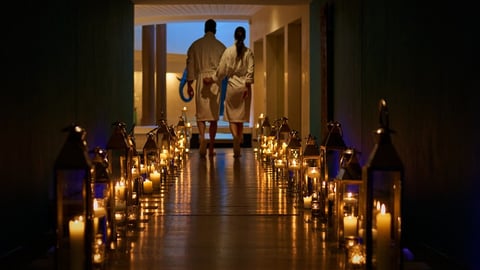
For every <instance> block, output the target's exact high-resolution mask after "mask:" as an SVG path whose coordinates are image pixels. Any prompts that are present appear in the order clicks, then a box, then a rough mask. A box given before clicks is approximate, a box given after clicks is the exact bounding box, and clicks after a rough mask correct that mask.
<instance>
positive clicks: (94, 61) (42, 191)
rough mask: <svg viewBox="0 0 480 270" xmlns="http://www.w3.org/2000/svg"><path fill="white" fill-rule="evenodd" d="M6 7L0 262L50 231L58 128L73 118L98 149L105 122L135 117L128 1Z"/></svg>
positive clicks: (64, 0)
mask: <svg viewBox="0 0 480 270" xmlns="http://www.w3.org/2000/svg"><path fill="white" fill-rule="evenodd" d="M10 11H11V12H12V13H13V14H14V18H12V17H11V16H9V17H10V19H9V21H8V22H4V23H2V25H3V26H4V27H3V28H4V33H5V34H3V35H2V43H3V47H2V48H3V50H2V66H3V71H4V75H3V76H2V78H3V80H2V86H1V88H2V93H3V98H2V101H3V102H2V103H3V106H1V111H0V112H1V113H2V114H1V115H2V116H3V117H4V120H3V129H2V131H1V132H0V133H1V135H0V136H1V137H0V138H1V141H2V145H3V147H2V148H3V149H2V155H1V157H0V160H1V172H2V179H1V180H0V183H1V184H2V190H3V191H4V194H3V195H2V196H1V206H0V207H1V209H2V211H1V213H2V227H1V228H2V230H3V233H2V234H1V236H0V256H2V257H1V258H2V259H3V258H5V257H7V256H10V255H11V253H10V252H13V253H15V252H20V251H21V250H22V249H27V248H28V249H30V248H32V247H35V248H36V247H37V246H40V245H45V243H46V240H47V239H49V238H51V236H52V235H53V234H52V230H53V229H52V226H51V223H52V220H51V217H52V216H51V215H52V213H53V212H52V211H51V210H52V208H51V206H52V200H51V198H52V192H51V190H52V189H51V188H52V180H53V164H54V160H55V158H56V156H57V154H58V152H59V149H60V147H61V146H62V145H63V143H64V141H65V139H66V134H65V133H62V132H61V129H62V128H64V127H66V126H68V125H70V124H71V123H73V122H75V123H77V124H79V125H81V126H83V127H84V128H85V129H86V130H87V143H88V146H89V148H93V147H95V146H100V147H105V145H106V142H107V140H108V138H109V137H110V134H111V130H112V129H111V124H112V123H113V122H115V121H123V122H125V123H126V124H127V127H131V125H132V119H133V4H132V3H131V1H130V0H102V1H95V0H59V1H55V0H49V1H46V2H45V1H43V2H39V1H21V2H15V3H10V4H9V6H8V11H7V10H6V11H5V12H6V13H8V12H10ZM19 14H20V15H23V16H20V17H17V15H19ZM12 16H13V15H12ZM3 20H4V19H3ZM41 248H44V247H41Z"/></svg>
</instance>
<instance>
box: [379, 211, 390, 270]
mask: <svg viewBox="0 0 480 270" xmlns="http://www.w3.org/2000/svg"><path fill="white" fill-rule="evenodd" d="M376 218H377V220H376V221H377V237H376V238H377V248H376V259H377V269H390V264H389V262H390V237H391V236H390V233H391V224H392V216H391V214H390V213H387V212H386V209H385V204H382V206H381V209H380V213H378V214H377V216H376Z"/></svg>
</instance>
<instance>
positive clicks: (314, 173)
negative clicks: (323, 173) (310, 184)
mask: <svg viewBox="0 0 480 270" xmlns="http://www.w3.org/2000/svg"><path fill="white" fill-rule="evenodd" d="M307 176H308V177H310V178H320V171H319V170H318V169H317V167H310V168H308V171H307Z"/></svg>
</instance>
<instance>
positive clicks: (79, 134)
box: [54, 125, 94, 270]
mask: <svg viewBox="0 0 480 270" xmlns="http://www.w3.org/2000/svg"><path fill="white" fill-rule="evenodd" d="M64 131H67V132H68V133H69V134H68V137H67V140H66V141H65V143H64V145H63V147H62V149H61V151H60V153H59V155H58V157H57V160H56V162H55V179H54V180H55V200H56V250H55V265H56V269H78V270H81V269H92V242H93V239H94V235H93V195H92V190H91V188H90V187H91V183H92V163H91V160H90V158H89V156H88V150H87V143H86V141H85V136H86V132H85V130H84V129H83V128H82V127H80V126H78V125H72V126H70V127H67V128H66V129H64Z"/></svg>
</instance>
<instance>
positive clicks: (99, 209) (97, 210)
mask: <svg viewBox="0 0 480 270" xmlns="http://www.w3.org/2000/svg"><path fill="white" fill-rule="evenodd" d="M93 213H94V216H95V217H103V216H105V215H106V214H107V211H106V210H105V207H104V206H103V205H101V204H100V203H99V202H98V200H97V199H93Z"/></svg>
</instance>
